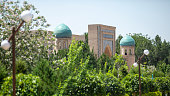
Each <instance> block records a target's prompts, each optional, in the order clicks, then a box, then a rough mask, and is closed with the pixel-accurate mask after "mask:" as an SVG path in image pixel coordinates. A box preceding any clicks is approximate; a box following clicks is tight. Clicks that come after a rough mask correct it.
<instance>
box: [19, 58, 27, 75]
mask: <svg viewBox="0 0 170 96" xmlns="http://www.w3.org/2000/svg"><path fill="white" fill-rule="evenodd" d="M27 69H28V65H27V63H26V62H25V61H24V60H22V59H20V58H19V59H17V60H16V73H23V74H26V73H27V71H28V70H27Z"/></svg>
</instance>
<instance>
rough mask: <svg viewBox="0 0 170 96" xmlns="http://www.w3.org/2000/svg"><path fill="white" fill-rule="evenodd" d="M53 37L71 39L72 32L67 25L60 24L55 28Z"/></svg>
mask: <svg viewBox="0 0 170 96" xmlns="http://www.w3.org/2000/svg"><path fill="white" fill-rule="evenodd" d="M53 35H55V36H56V38H71V37H72V32H71V30H70V28H69V27H68V26H67V25H65V24H60V25H58V26H57V27H56V28H55V30H54V33H53Z"/></svg>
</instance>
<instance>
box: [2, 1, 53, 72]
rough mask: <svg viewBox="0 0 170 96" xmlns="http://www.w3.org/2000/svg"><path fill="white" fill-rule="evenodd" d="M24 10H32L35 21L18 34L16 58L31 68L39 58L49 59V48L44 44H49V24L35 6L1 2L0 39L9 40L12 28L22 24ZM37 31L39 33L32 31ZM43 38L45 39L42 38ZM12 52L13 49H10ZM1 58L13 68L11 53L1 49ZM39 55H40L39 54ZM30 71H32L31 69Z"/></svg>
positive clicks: (26, 24) (25, 3) (26, 25)
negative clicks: (21, 17) (19, 58)
mask: <svg viewBox="0 0 170 96" xmlns="http://www.w3.org/2000/svg"><path fill="white" fill-rule="evenodd" d="M24 10H31V11H32V13H33V15H34V16H33V19H32V21H31V22H29V23H25V24H24V25H23V26H22V27H21V29H20V32H18V33H17V34H16V57H17V56H18V57H21V59H23V60H25V61H26V62H27V64H28V65H29V66H34V65H32V64H33V61H34V60H37V59H39V58H47V50H48V47H49V46H50V45H48V46H44V43H48V42H49V38H47V37H49V36H48V34H47V31H46V30H45V29H44V28H47V27H48V26H49V24H47V21H46V19H45V18H44V16H40V15H39V11H38V10H37V9H36V8H35V6H34V5H32V4H28V3H27V2H26V1H23V4H22V3H20V2H19V1H9V0H1V1H0V13H2V14H1V16H0V31H1V33H0V38H1V39H7V38H8V37H9V36H10V35H11V33H12V32H11V28H12V27H13V26H14V27H17V25H19V23H20V22H21V19H20V16H19V15H20V14H21V13H22V12H23V11H24ZM31 30H37V31H31ZM42 37H43V38H42ZM10 50H11V49H10ZM0 51H1V53H0V57H3V59H2V58H0V60H1V62H2V63H3V64H5V65H8V69H10V68H11V66H12V65H11V63H12V62H11V61H12V60H11V55H10V54H11V51H6V50H3V49H1V48H0ZM37 53H39V54H37ZM29 71H30V69H29Z"/></svg>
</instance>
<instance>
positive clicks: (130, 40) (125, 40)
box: [120, 35, 135, 46]
mask: <svg viewBox="0 0 170 96" xmlns="http://www.w3.org/2000/svg"><path fill="white" fill-rule="evenodd" d="M134 45H135V40H134V39H133V38H132V37H131V36H128V35H126V36H125V37H123V38H122V39H121V40H120V46H134Z"/></svg>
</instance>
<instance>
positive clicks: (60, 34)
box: [53, 24, 135, 69]
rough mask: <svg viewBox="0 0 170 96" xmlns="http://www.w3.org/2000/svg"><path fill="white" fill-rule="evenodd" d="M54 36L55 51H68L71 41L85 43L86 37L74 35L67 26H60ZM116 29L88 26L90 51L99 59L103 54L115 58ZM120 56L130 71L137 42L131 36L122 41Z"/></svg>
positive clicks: (96, 25)
mask: <svg viewBox="0 0 170 96" xmlns="http://www.w3.org/2000/svg"><path fill="white" fill-rule="evenodd" d="M53 35H55V37H56V39H55V47H54V48H53V50H56V52H58V50H61V49H67V48H69V45H70V44H71V41H72V40H73V39H74V40H82V41H85V35H74V34H72V31H71V30H70V28H69V27H68V26H67V25H65V24H60V25H58V26H57V27H56V28H55V30H54V32H53ZM115 35H116V27H114V26H107V25H102V24H91V25H88V44H89V47H90V50H93V52H94V54H95V55H96V56H97V58H99V57H100V56H101V55H102V54H103V53H104V54H106V55H108V56H109V57H111V56H114V55H115V52H116V45H115V44H116V43H115V41H116V36H115ZM120 54H121V55H122V56H123V57H124V59H125V60H126V61H127V65H128V67H129V69H130V67H131V66H132V64H133V63H134V62H135V41H134V39H133V38H132V37H131V36H128V35H127V36H125V37H124V38H122V39H121V41H120Z"/></svg>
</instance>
